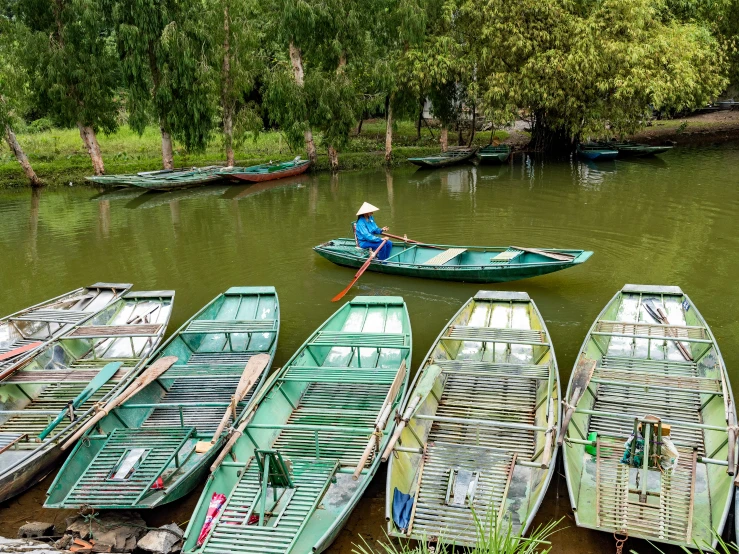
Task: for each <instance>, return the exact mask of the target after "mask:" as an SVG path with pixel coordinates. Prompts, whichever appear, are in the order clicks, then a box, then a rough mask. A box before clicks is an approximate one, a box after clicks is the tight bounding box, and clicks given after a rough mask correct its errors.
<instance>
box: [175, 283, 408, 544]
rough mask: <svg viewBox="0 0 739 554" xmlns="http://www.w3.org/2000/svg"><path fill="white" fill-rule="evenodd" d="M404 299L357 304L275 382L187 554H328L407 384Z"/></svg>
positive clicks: (202, 509)
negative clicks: (321, 553)
mask: <svg viewBox="0 0 739 554" xmlns="http://www.w3.org/2000/svg"><path fill="white" fill-rule="evenodd" d="M410 361H411V328H410V320H409V317H408V310H407V308H406V306H405V303H404V301H403V299H402V298H399V297H394V296H358V297H356V298H354V299H353V300H351V301H350V302H347V303H346V304H345V305H344V306H342V307H341V308H340V309H339V310H338V311H337V312H336V313H334V314H333V315H332V316H331V317H330V318H329V319H328V320H327V321H326V322H325V323H324V324H323V325H321V326H320V327H319V328H318V330H316V331H315V332H314V333H313V334H312V335H311V336H310V337H309V338H308V340H307V341H306V342H305V343H304V344H303V345H302V346H301V347H300V348H299V349H298V351H297V352H296V353H295V354H294V355H293V356H292V358H290V360H289V361H288V362H287V363H286V364H285V366H284V367H283V368H282V369H281V370H279V371H278V372H277V373H275V374H273V376H271V377H270V379H271V381H270V383H269V386H265V388H264V389H263V394H262V396H261V397H260V398H259V399H258V400H257V401H256V402H255V404H254V405H253V406H252V408H251V410H250V411H249V412H248V413H247V414H246V415H245V416H244V417H243V418H242V420H241V421H240V422H239V424H238V426H237V428H236V430H235V431H234V434H233V436H232V438H231V439H230V441H229V443H228V444H227V445H226V447H225V449H224V450H223V451H222V453H221V455H220V456H219V458H218V459H217V460H216V462H214V464H213V466H212V467H211V470H212V474H211V475H210V477H209V478H208V481H207V483H206V485H205V489H204V490H203V494H202V495H201V497H200V500H199V502H198V504H197V507H196V508H195V512H194V514H193V515H192V517H191V518H190V522H189V524H188V527H187V530H186V532H185V544H184V546H183V552H188V553H195V552H197V553H199V554H206V553H207V554H211V553H212V554H216V553H217V554H222V553H223V552H231V553H244V554H247V553H248V554H266V553H273V554H277V553H285V554H287V553H292V554H304V553H306V552H322V551H324V550H325V549H326V548H328V546H329V545H330V544H331V542H332V541H333V540H334V538H335V537H336V535H337V534H338V532H339V531H340V530H341V528H342V527H343V525H344V523H345V522H346V520H347V518H348V517H349V515H350V514H351V512H352V510H353V509H354V507H355V506H356V504H357V502H359V500H360V498H361V497H362V494H363V493H364V491H365V489H366V488H367V486H368V485H369V483H370V481H371V480H372V477H373V476H374V475H375V473H376V472H377V469H378V467H379V465H380V453H381V452H382V450H383V448H384V447H385V445H386V443H387V440H388V439H389V433H392V430H393V428H394V425H395V421H394V419H393V418H392V414H393V413H394V411H395V409H396V408H397V407H398V406H399V404H400V401H401V399H402V397H403V395H404V393H405V390H406V386H407V383H408V370H407V368H409V367H410Z"/></svg>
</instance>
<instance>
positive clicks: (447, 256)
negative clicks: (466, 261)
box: [421, 248, 467, 265]
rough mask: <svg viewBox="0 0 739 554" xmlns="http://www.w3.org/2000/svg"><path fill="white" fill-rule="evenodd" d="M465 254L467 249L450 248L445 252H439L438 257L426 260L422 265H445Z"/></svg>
mask: <svg viewBox="0 0 739 554" xmlns="http://www.w3.org/2000/svg"><path fill="white" fill-rule="evenodd" d="M465 252H467V249H466V248H449V249H447V250H444V251H443V252H439V253H438V254H437V255H436V256H434V257H433V258H431V259H430V260H426V261H425V262H423V263H422V264H421V265H444V264H446V263H447V262H450V261H451V260H453V259H454V258H456V257H457V256H459V255H460V254H463V253H465Z"/></svg>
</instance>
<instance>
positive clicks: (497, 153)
mask: <svg viewBox="0 0 739 554" xmlns="http://www.w3.org/2000/svg"><path fill="white" fill-rule="evenodd" d="M477 155H478V157H479V158H480V163H485V164H502V163H505V162H507V161H508V158H510V157H511V147H510V146H508V145H507V144H501V145H499V146H493V145H492V144H489V145H488V146H485V147H484V148H482V149H480V150H479V151H478V152H477Z"/></svg>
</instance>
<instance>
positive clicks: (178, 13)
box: [102, 0, 215, 169]
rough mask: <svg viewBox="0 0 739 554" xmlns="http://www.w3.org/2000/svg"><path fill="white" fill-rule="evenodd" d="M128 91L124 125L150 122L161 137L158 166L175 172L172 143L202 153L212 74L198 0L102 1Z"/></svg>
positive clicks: (204, 19)
mask: <svg viewBox="0 0 739 554" xmlns="http://www.w3.org/2000/svg"><path fill="white" fill-rule="evenodd" d="M102 3H103V5H105V6H106V11H107V13H108V14H109V18H110V21H111V24H112V26H113V28H114V29H115V31H116V39H117V40H116V44H117V49H118V54H119V56H120V59H121V67H122V73H123V79H124V81H125V84H126V90H127V107H128V110H129V114H130V115H129V124H130V125H131V127H132V128H133V129H134V130H135V131H137V132H138V133H143V131H144V129H145V127H146V126H147V124H149V123H150V121H151V117H152V116H153V117H154V119H155V120H156V121H157V122H158V124H159V128H160V131H161V135H162V165H163V166H164V167H165V168H167V169H171V168H172V167H173V166H174V149H173V143H172V139H173V137H174V138H176V139H177V140H179V141H181V142H182V143H183V144H184V146H185V148H187V149H188V150H193V151H198V150H203V149H205V146H206V145H207V143H208V139H209V138H210V133H211V130H212V129H213V119H214V115H215V108H214V100H213V96H214V94H215V91H214V90H213V88H214V87H213V83H214V77H213V73H214V71H215V70H214V68H213V66H212V64H211V61H212V48H213V45H212V39H211V34H210V30H211V29H210V28H209V25H208V23H209V19H208V17H204V15H203V14H204V9H205V6H204V5H203V4H202V3H201V2H198V1H197V0H159V1H155V0H103V2H102Z"/></svg>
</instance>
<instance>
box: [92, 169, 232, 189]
mask: <svg viewBox="0 0 739 554" xmlns="http://www.w3.org/2000/svg"><path fill="white" fill-rule="evenodd" d="M221 169H223V168H222V167H221V166H219V165H211V166H207V167H193V168H190V169H160V170H158V171H142V172H141V173H135V174H127V175H96V176H93V177H87V180H88V181H91V182H93V183H97V184H99V185H107V186H114V187H129V186H130V187H141V188H143V189H147V190H173V189H181V188H187V187H196V186H200V185H206V184H208V183H213V182H215V181H220V180H221V179H223V176H222V175H220V174H219V171H220V170H221Z"/></svg>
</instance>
